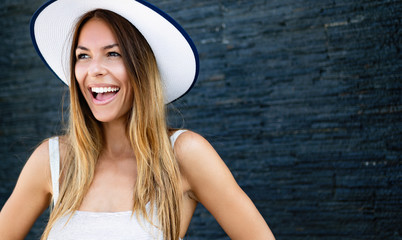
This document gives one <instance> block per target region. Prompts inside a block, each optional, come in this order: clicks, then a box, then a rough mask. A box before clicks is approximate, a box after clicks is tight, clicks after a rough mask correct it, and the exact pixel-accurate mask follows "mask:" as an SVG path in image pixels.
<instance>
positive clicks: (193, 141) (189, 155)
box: [174, 130, 216, 165]
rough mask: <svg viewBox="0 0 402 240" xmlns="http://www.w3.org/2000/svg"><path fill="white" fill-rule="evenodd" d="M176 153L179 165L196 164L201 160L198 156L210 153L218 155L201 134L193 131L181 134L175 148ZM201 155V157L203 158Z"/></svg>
mask: <svg viewBox="0 0 402 240" xmlns="http://www.w3.org/2000/svg"><path fill="white" fill-rule="evenodd" d="M174 151H175V154H176V158H177V159H178V161H179V164H180V165H182V164H184V165H186V164H194V163H195V161H197V160H199V158H197V156H199V155H200V154H201V153H203V154H202V155H205V154H208V153H216V152H215V149H214V148H213V147H212V146H211V144H210V143H209V142H208V141H207V140H206V139H205V138H204V137H203V136H201V135H200V134H198V133H196V132H193V131H189V130H188V131H186V132H183V133H182V134H180V136H179V137H178V138H177V140H176V142H175V146H174ZM202 155H201V156H202Z"/></svg>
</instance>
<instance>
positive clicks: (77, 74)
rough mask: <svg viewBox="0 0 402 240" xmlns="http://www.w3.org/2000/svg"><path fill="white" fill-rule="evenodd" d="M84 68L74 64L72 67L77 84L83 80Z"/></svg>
mask: <svg viewBox="0 0 402 240" xmlns="http://www.w3.org/2000/svg"><path fill="white" fill-rule="evenodd" d="M84 71H85V70H84V67H83V66H81V65H80V64H76V65H75V67H74V74H75V78H76V79H77V81H78V82H82V81H83V79H84V75H85V74H84Z"/></svg>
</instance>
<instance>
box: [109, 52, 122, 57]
mask: <svg viewBox="0 0 402 240" xmlns="http://www.w3.org/2000/svg"><path fill="white" fill-rule="evenodd" d="M107 55H108V57H121V55H120V53H118V52H108V53H107Z"/></svg>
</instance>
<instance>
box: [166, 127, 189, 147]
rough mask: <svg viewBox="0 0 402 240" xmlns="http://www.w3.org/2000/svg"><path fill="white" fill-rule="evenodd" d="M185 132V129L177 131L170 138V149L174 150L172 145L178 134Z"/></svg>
mask: <svg viewBox="0 0 402 240" xmlns="http://www.w3.org/2000/svg"><path fill="white" fill-rule="evenodd" d="M184 132H187V130H185V129H181V130H177V131H176V132H174V133H173V134H172V136H170V142H171V143H172V148H173V149H174V143H175V142H176V140H177V138H178V137H179V136H180V134H182V133H184Z"/></svg>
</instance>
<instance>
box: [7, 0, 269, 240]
mask: <svg viewBox="0 0 402 240" xmlns="http://www.w3.org/2000/svg"><path fill="white" fill-rule="evenodd" d="M110 2H111V1H108V0H87V1H82V0H79V1H78V0H58V1H50V2H48V3H46V4H45V5H44V6H42V7H41V8H40V9H39V10H38V12H37V13H35V15H34V17H33V20H32V25H31V33H32V37H33V42H34V45H35V47H36V48H37V50H38V52H39V55H40V56H41V57H42V58H43V59H44V61H45V63H47V64H48V66H49V67H50V68H51V69H52V70H53V71H54V72H55V73H56V75H58V76H59V77H60V78H61V79H62V80H63V81H65V82H66V83H67V84H69V86H70V101H71V104H70V119H69V120H70V125H69V129H68V131H67V133H66V134H65V135H64V136H60V137H59V138H52V139H50V140H47V141H44V142H43V143H42V144H41V145H40V146H39V147H38V148H37V149H36V150H35V151H34V153H33V154H32V156H31V157H30V158H29V160H28V162H27V163H26V165H25V167H24V169H23V170H22V172H21V175H20V177H19V180H18V182H17V185H16V187H15V189H14V191H13V193H12V195H11V196H10V198H9V200H8V201H7V203H6V204H5V205H4V207H3V209H2V211H1V213H0V236H2V239H23V238H24V237H25V236H26V234H27V233H28V231H29V229H30V228H31V226H32V224H33V223H34V221H35V220H36V218H37V217H38V216H39V215H40V214H41V213H42V212H43V211H44V210H45V209H46V208H47V207H48V206H49V204H51V203H53V204H52V206H53V209H52V213H51V215H50V218H49V222H48V225H47V227H46V229H45V231H44V233H43V236H42V239H179V238H184V236H185V234H186V231H187V228H188V226H189V223H190V220H191V217H192V215H193V213H194V210H195V207H196V205H197V203H198V202H200V203H202V204H203V205H204V206H205V207H206V208H207V209H208V210H209V211H210V212H211V213H212V214H213V216H214V217H215V218H216V219H217V221H218V222H219V224H220V225H221V226H222V228H223V229H224V230H225V231H226V233H227V234H228V235H229V237H230V238H232V239H274V237H273V235H272V233H271V231H270V229H269V228H268V226H267V224H266V223H265V221H264V219H263V218H262V216H261V215H260V214H259V212H258V210H257V209H256V208H255V206H254V204H253V203H252V202H251V201H250V199H249V198H248V197H247V195H246V194H245V193H244V192H243V191H242V190H241V189H240V187H239V186H238V185H237V183H236V182H235V180H234V178H233V176H232V175H231V173H230V171H229V170H228V168H227V167H226V166H225V164H224V163H223V161H222V160H221V159H220V157H219V156H218V154H217V153H216V152H215V150H214V149H213V148H212V146H211V145H210V144H209V143H208V142H207V141H206V140H205V139H204V138H203V137H201V136H200V135H198V134H196V133H194V132H191V131H183V130H179V131H174V130H169V129H168V127H167V126H166V121H165V103H169V102H171V101H173V100H175V99H177V98H179V97H181V96H182V95H184V94H185V93H186V92H187V91H188V90H189V89H190V88H191V87H192V85H193V84H194V82H195V79H196V77H197V74H198V59H197V53H196V50H195V47H194V45H193V44H192V42H191V40H190V39H189V37H188V36H187V35H186V33H185V32H184V31H183V30H182V29H181V28H180V27H179V26H178V24H177V23H175V22H174V21H173V20H172V19H171V18H170V17H168V16H167V15H166V14H165V13H163V12H161V11H160V10H159V9H156V8H155V7H153V6H151V5H150V4H148V3H146V2H143V1H133V0H118V1H113V3H112V4H111V3H110ZM74 15H77V16H80V17H79V19H78V21H75V19H76V17H75V16H74ZM50 20H53V21H50ZM70 26H74V30H73V34H71V35H70V31H69V30H68V29H69V28H70ZM63 28H64V29H63ZM158 35H159V36H158ZM161 37H163V38H161ZM69 39H71V42H70V44H67V46H70V47H69V49H68V50H69V55H70V63H69V66H67V69H69V74H67V77H66V76H65V75H64V69H63V68H66V67H64V66H63V63H62V62H61V59H63V57H64V56H65V54H66V52H63V50H61V49H63V46H65V45H66V42H67V43H68V41H69ZM68 78H69V80H67V79H68ZM49 162H50V164H49Z"/></svg>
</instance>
